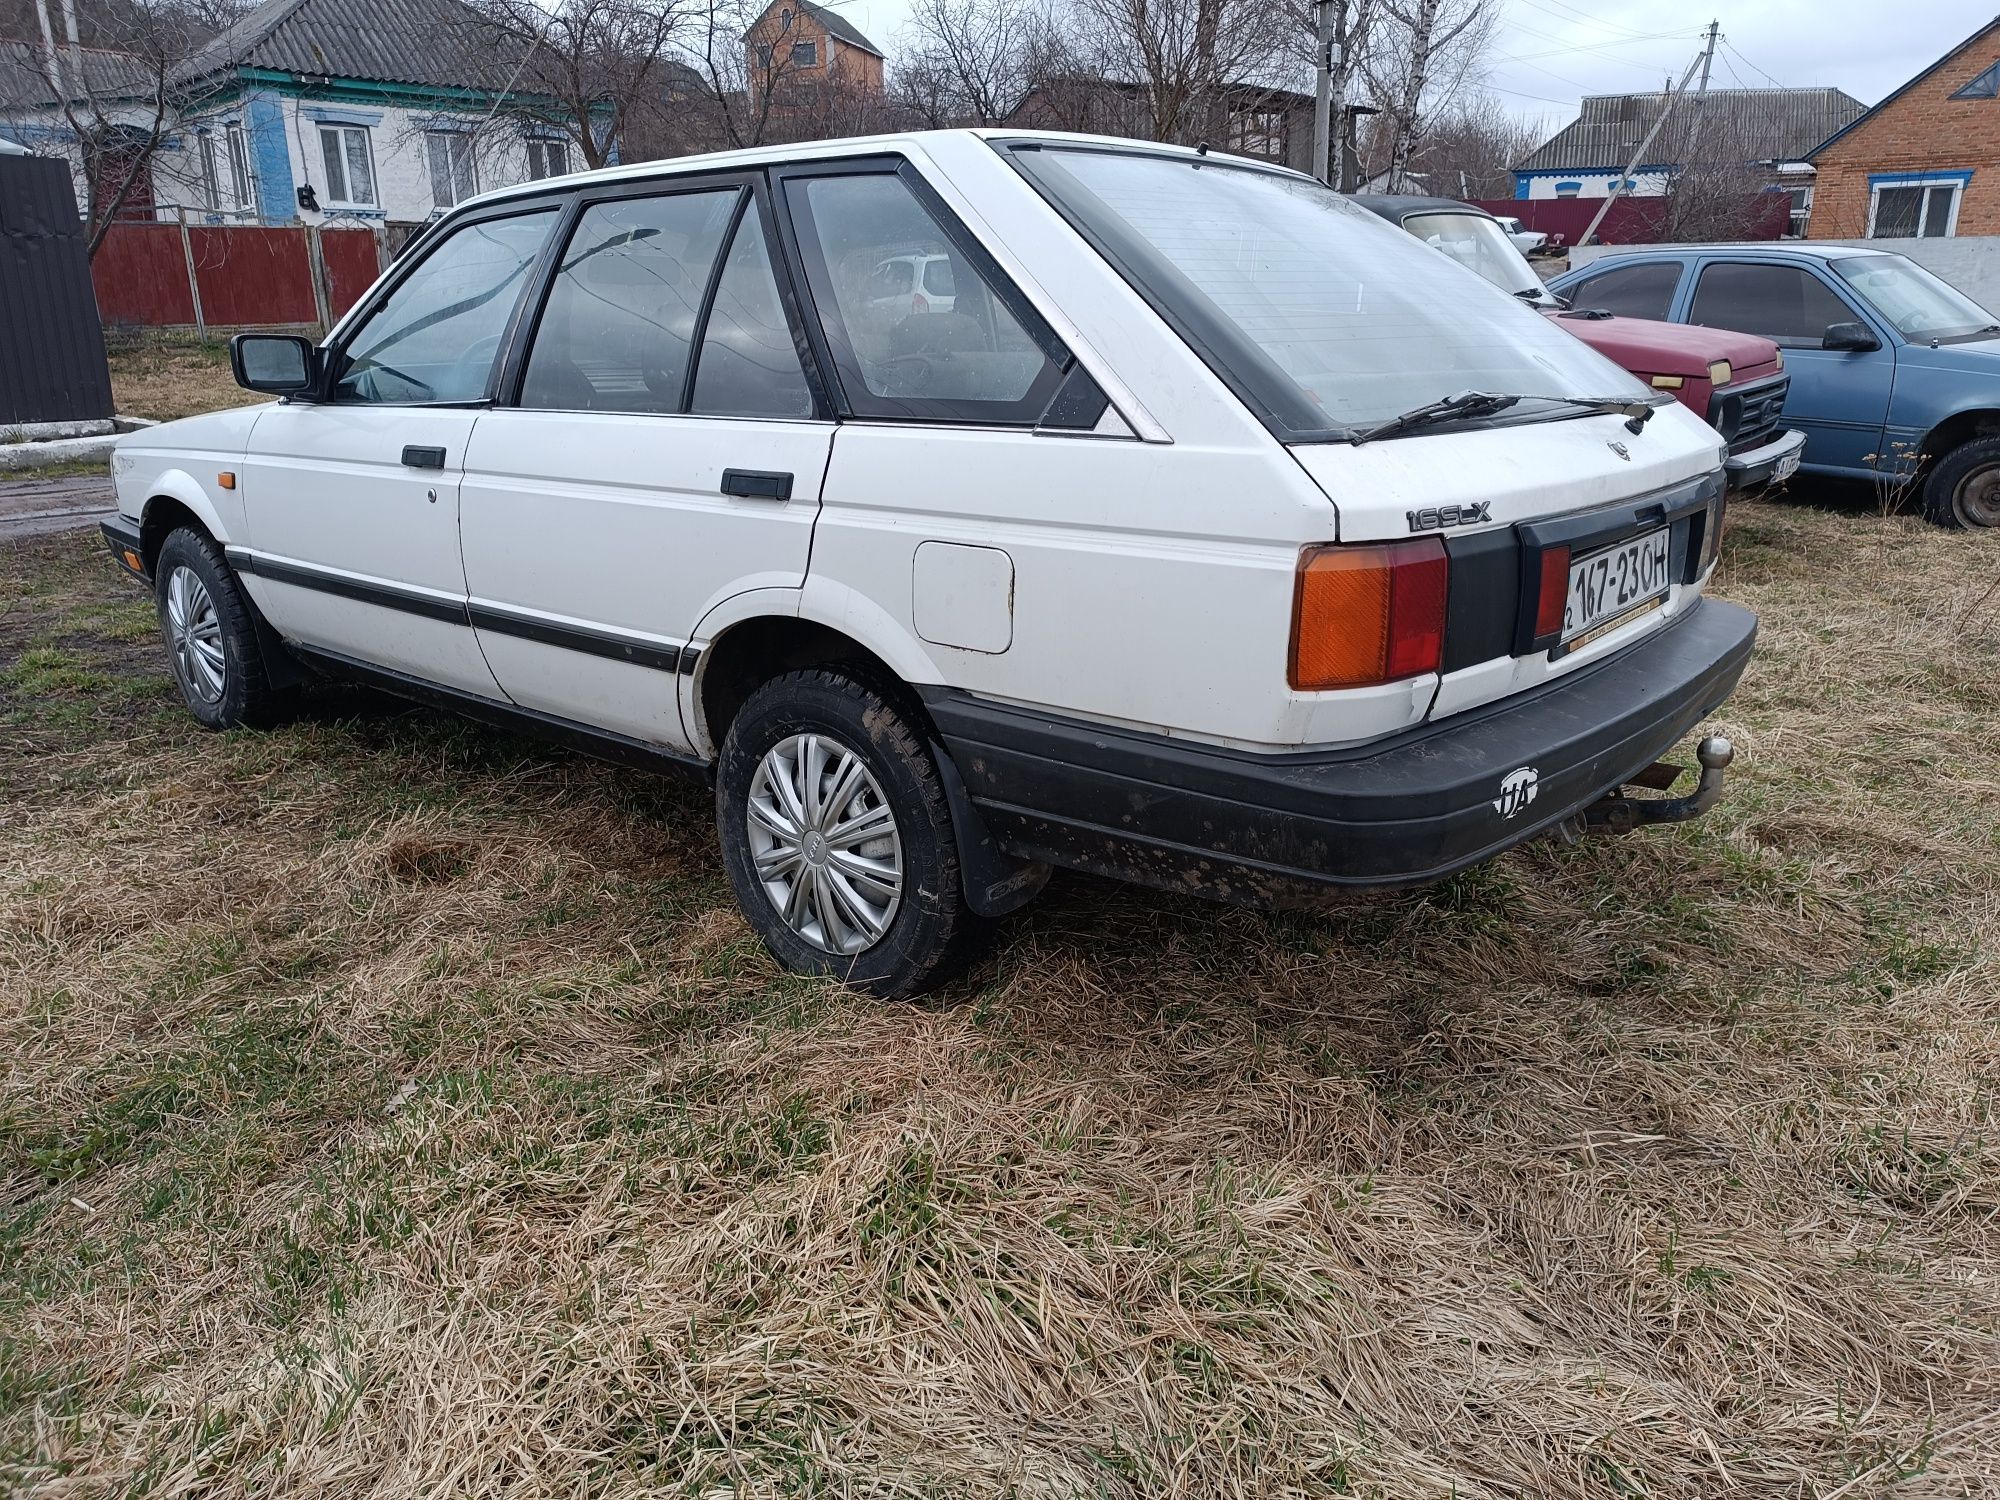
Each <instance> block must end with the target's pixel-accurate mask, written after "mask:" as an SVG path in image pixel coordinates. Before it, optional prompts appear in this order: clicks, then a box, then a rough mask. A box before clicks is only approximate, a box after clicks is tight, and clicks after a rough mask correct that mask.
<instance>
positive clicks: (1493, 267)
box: [1354, 194, 1806, 497]
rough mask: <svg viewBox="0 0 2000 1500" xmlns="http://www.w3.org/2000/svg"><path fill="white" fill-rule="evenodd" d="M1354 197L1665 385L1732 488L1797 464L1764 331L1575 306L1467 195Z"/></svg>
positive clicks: (1750, 485) (1795, 441)
mask: <svg viewBox="0 0 2000 1500" xmlns="http://www.w3.org/2000/svg"><path fill="white" fill-rule="evenodd" d="M1354 201H1355V202H1357V203H1359V204H1360V205H1361V206H1362V207H1363V208H1366V209H1368V210H1369V211H1370V212H1371V213H1375V214H1379V215H1380V216H1381V217H1383V218H1385V219H1387V220H1388V221H1389V222H1390V223H1392V224H1397V225H1400V226H1402V228H1403V229H1405V230H1407V231H1408V232H1409V233H1411V234H1413V235H1415V236H1416V237H1417V238H1418V239H1420V240H1422V241H1424V242H1425V243H1426V244H1428V245H1433V246H1435V247H1436V248H1437V249H1439V250H1442V251H1444V252H1445V254H1447V255H1449V256H1450V257H1451V258H1452V259H1453V260H1456V261H1458V262H1459V263H1460V264H1461V265H1463V266H1466V267H1468V268H1469V269H1471V270H1474V271H1477V272H1478V273H1479V274H1480V275H1481V276H1484V277H1485V278H1486V279H1487V280H1488V281H1490V282H1492V283H1493V284H1494V285H1495V286H1497V287H1499V288H1500V289H1501V290H1502V291H1507V292H1512V293H1513V294H1514V295H1515V296H1516V297H1519V298H1520V299H1521V300H1522V301H1523V302H1526V303H1528V304H1529V305H1530V306H1533V307H1537V308H1540V309H1541V310H1542V311H1543V312H1545V313H1547V314H1549V315H1550V316H1551V317H1553V318H1555V319H1556V320H1557V321H1558V322H1560V323H1561V324H1562V326H1563V327H1565V328H1567V329H1568V330H1569V331H1570V332H1571V333H1573V334H1575V335H1576V336H1577V337H1578V338H1580V339H1582V340H1583V341H1584V342H1585V343H1586V344H1588V345H1590V347H1591V348H1593V349H1595V350H1596V351H1597V352H1598V353H1600V354H1602V355H1604V356H1605V357H1606V358H1607V359H1611V360H1614V361H1616V362H1617V363H1618V364H1620V365H1623V366H1624V367H1625V368H1626V369H1628V370H1630V371H1631V372H1632V373H1633V374H1634V375H1636V376H1638V377H1639V378H1640V379H1641V380H1643V381H1645V382H1646V384H1648V385H1650V386H1652V387H1653V388H1654V389H1655V390H1663V391H1672V392H1673V393H1674V396H1675V397H1676V398H1677V399H1678V400H1679V401H1680V403H1681V404H1682V405H1683V406H1685V407H1686V408H1687V409H1688V410H1689V411H1691V412H1693V413H1694V414H1695V415H1696V416H1698V417H1701V418H1702V419H1703V420H1704V421H1706V422H1708V423H1709V424H1710V425H1711V426H1713V427H1714V428H1715V429H1716V430H1717V431H1718V432H1720V433H1721V434H1722V437H1723V441H1724V442H1726V443H1727V444H1728V445H1729V456H1728V458H1727V459H1726V460H1724V467H1725V468H1726V469H1727V470H1728V472H1729V487H1730V490H1731V492H1732V493H1733V494H1736V495H1738V496H1745V497H1747V496H1751V495H1755V494H1758V493H1759V492H1761V491H1763V490H1766V489H1769V488H1771V487H1772V486H1774V485H1779V484H1783V483H1784V482H1785V481H1786V480H1787V479H1789V478H1791V477H1792V475H1793V474H1794V473H1795V472H1797V470H1798V467H1799V457H1800V454H1801V453H1802V452H1803V451H1804V448H1805V441H1806V440H1805V434H1804V433H1802V432H1794V431H1792V430H1790V429H1788V428H1787V427H1786V426H1785V425H1784V422H1783V420H1782V413H1783V411H1784V407H1785V389H1786V385H1787V377H1786V375H1785V360H1784V355H1783V353H1782V352H1781V351H1780V350H1779V348H1778V346H1777V345H1776V344H1774V343H1772V342H1771V340H1769V339H1764V338H1756V337H1754V336H1750V335H1745V334H1738V333H1728V332H1724V331H1721V330H1710V329H1703V330H1700V331H1696V330H1693V329H1688V328H1681V327H1677V326H1675V325H1674V324H1672V323H1663V322H1660V321H1657V320H1651V319H1645V318H1628V317H1613V316H1611V315H1609V314H1608V313H1606V312H1604V311H1602V310H1600V309H1594V308H1583V309H1574V310H1572V309H1570V308H1569V306H1568V304H1567V303H1566V302H1564V301H1563V299H1562V298H1561V297H1558V296H1556V295H1555V294H1554V293H1553V292H1552V291H1551V290H1550V289H1549V288H1548V287H1545V286H1543V285H1542V279H1541V277H1540V276H1538V275H1537V274H1536V273H1535V269H1534V267H1532V266H1530V265H1529V264H1528V263H1527V261H1526V260H1524V259H1523V258H1522V257H1521V255H1520V253H1519V252H1518V251H1517V250H1516V249H1515V248H1514V247H1513V245H1512V244H1510V243H1509V240H1510V239H1511V238H1512V237H1511V236H1509V235H1507V234H1505V233H1504V232H1503V231H1504V230H1505V228H1506V225H1507V222H1508V221H1507V220H1506V219H1505V218H1496V217H1495V216H1494V215H1492V214H1489V213H1487V212H1486V210H1484V209H1483V208H1475V207H1474V206H1473V205H1472V204H1470V203H1461V202H1459V201H1458V200H1457V199H1454V198H1422V197H1412V196H1407V195H1400V194H1362V195H1357V196H1356V197H1355V200H1354Z"/></svg>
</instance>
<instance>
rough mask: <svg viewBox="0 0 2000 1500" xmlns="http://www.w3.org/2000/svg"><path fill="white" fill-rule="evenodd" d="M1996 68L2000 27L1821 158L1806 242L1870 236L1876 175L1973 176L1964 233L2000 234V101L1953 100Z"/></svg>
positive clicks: (1961, 225)
mask: <svg viewBox="0 0 2000 1500" xmlns="http://www.w3.org/2000/svg"><path fill="white" fill-rule="evenodd" d="M1995 62H2000V22H1996V23H1995V24H1994V25H1992V26H1989V27H1987V28H1986V30H1985V31H1983V32H1981V33H1980V34H1979V35H1978V36H1977V37H1975V38H1973V40H1972V41H1971V42H1969V43H1968V44H1966V45H1965V46H1964V47H1963V48H1961V49H1960V50H1959V52H1958V54H1957V55H1956V56H1954V57H1953V58H1952V59H1951V60H1950V61H1949V62H1947V63H1946V64H1945V65H1944V66H1943V67H1941V68H1939V69H1938V70H1937V71H1936V72H1935V73H1933V74H1931V76H1930V77H1928V78H1926V79H1924V80H1923V82H1921V83H1919V84H1918V85H1917V86H1916V87H1915V88H1913V89H1911V90H1910V91H1909V92H1908V93H1906V94H1904V95H1903V96H1902V97H1901V98H1899V99H1896V100H1895V101H1893V102H1892V103H1890V104H1889V105H1888V106H1887V107H1886V108H1885V109H1883V110H1882V112H1881V113H1880V114H1877V115H1875V116H1873V117H1871V118H1870V119H1868V120H1865V121H1863V122H1862V123H1861V124H1860V125H1857V126H1856V127H1855V128H1854V129H1853V130H1851V131H1849V132H1848V133H1847V134H1846V135H1845V136H1843V137H1841V139H1840V140H1839V141H1838V142H1837V143H1835V144H1834V145H1833V146H1831V147H1829V148H1828V149H1827V150H1826V151H1825V152H1823V153H1822V154H1821V155H1820V156H1818V157H1816V158H1815V159H1814V162H1813V165H1814V166H1815V167H1817V168H1818V169H1819V175H1818V176H1817V177H1816V178H1815V179H1814V181H1813V206H1812V220H1811V222H1810V223H1809V224H1808V225H1807V227H1806V235H1807V237H1808V238H1809V239H1815V240H1852V239H1859V238H1861V237H1862V236H1863V235H1865V234H1867V233H1868V177H1869V174H1870V173H1873V172H1964V171H1970V172H1971V173H1972V181H1971V182H1969V183H1967V184H1966V188H1965V196H1964V198H1963V199H1962V200H1961V201H1960V203H1959V206H1958V233H1959V234H1962V235H1967V234H2000V99H1954V98H1952V97H1951V96H1952V94H1953V93H1954V92H1956V91H1957V90H1958V89H1961V88H1963V87H1964V86H1965V85H1966V84H1967V83H1969V82H1971V81H1972V80H1973V79H1975V78H1977V77H1978V76H1979V75H1980V74H1981V73H1983V72H1985V71H1986V70H1987V69H1988V68H1990V67H1992V66H1993V64H1994V63H1995Z"/></svg>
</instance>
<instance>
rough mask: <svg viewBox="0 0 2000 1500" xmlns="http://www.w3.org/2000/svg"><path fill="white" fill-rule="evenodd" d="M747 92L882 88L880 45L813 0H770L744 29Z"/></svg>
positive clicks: (873, 90)
mask: <svg viewBox="0 0 2000 1500" xmlns="http://www.w3.org/2000/svg"><path fill="white" fill-rule="evenodd" d="M743 46H744V52H745V58H744V61H745V63H746V65H747V74H748V77H749V79H750V87H751V92H752V93H753V94H754V93H758V92H761V91H762V90H764V89H767V88H768V89H772V90H774V91H775V90H777V89H779V88H781V87H794V86H795V87H801V88H809V87H812V86H814V85H818V86H820V87H823V88H845V89H850V90H853V91H855V92H857V93H862V94H870V95H879V94H881V92H882V62H883V58H882V49H881V48H880V47H878V46H876V45H875V44H874V43H873V42H871V41H869V40H868V38H867V37H865V36H863V35H862V34H861V32H860V31H859V30H858V29H857V28H856V27H855V25H854V24H853V23H852V22H851V21H849V20H847V19H846V18H845V17H843V16H839V15H836V14H835V13H834V12H833V11H831V10H828V9H826V8H825V7H824V6H819V5H815V4H813V0H772V4H771V5H770V6H769V7H768V8H767V9H766V10H765V11H764V13H763V14H762V15H760V16H759V17H757V19H756V20H755V21H753V22H751V23H750V27H749V29H748V30H747V31H745V32H744V33H743Z"/></svg>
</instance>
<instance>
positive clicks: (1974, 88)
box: [1951, 62, 2000, 99]
mask: <svg viewBox="0 0 2000 1500" xmlns="http://www.w3.org/2000/svg"><path fill="white" fill-rule="evenodd" d="M1951 97H1952V98H1954V99H2000V62H1997V63H1995V64H1994V65H1993V66H1992V67H1990V68H1988V69H1987V70H1986V71H1985V72H1984V73H1981V74H1980V75H1979V76H1978V77H1977V78H1975V79H1973V80H1972V82H1970V83H1968V84H1967V85H1966V86H1965V87H1964V88H1962V89H1960V90H1959V91H1958V92H1957V93H1955V94H1953V95H1952V96H1951Z"/></svg>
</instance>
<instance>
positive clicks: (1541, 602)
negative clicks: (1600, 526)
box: [1533, 547, 1569, 650]
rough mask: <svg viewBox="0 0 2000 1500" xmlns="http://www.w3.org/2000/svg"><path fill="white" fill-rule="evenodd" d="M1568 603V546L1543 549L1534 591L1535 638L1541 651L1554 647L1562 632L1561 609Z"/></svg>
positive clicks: (1535, 646)
mask: <svg viewBox="0 0 2000 1500" xmlns="http://www.w3.org/2000/svg"><path fill="white" fill-rule="evenodd" d="M1568 605H1569V548H1567V547H1544V548H1543V549H1542V568H1541V577H1540V580H1539V582H1538V583H1537V586H1536V590H1535V639H1534V642H1533V647H1534V649H1535V650H1540V649H1541V648H1542V647H1544V646H1553V645H1554V644H1555V643H1556V642H1557V640H1559V639H1560V638H1561V637H1562V633H1563V611H1564V610H1565V609H1566V608H1567V607H1568Z"/></svg>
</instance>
